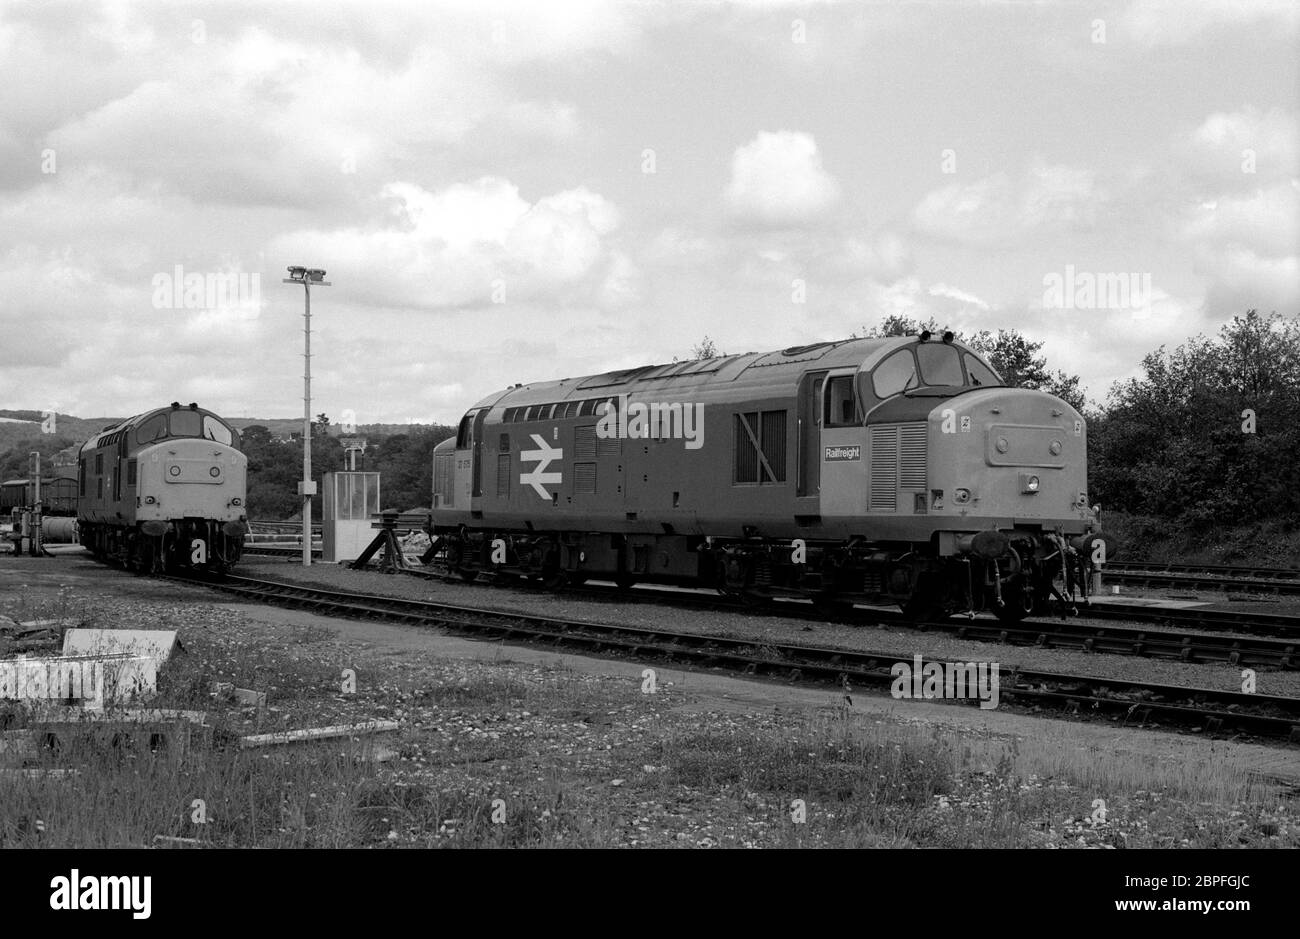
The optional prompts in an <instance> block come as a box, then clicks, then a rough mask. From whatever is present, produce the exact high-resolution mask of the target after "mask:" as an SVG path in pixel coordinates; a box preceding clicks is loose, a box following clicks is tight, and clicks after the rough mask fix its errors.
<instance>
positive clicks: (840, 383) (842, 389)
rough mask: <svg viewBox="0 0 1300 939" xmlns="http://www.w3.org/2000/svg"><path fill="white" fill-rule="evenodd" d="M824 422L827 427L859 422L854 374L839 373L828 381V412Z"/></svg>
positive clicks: (845, 425)
mask: <svg viewBox="0 0 1300 939" xmlns="http://www.w3.org/2000/svg"><path fill="white" fill-rule="evenodd" d="M823 422H824V424H825V426H827V427H847V426H849V425H851V424H856V423H857V403H856V402H855V401H854V396H853V376H852V375H837V376H835V377H834V378H831V379H829V380H828V381H827V382H826V413H825V414H824V415H823Z"/></svg>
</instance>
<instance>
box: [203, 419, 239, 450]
mask: <svg viewBox="0 0 1300 939" xmlns="http://www.w3.org/2000/svg"><path fill="white" fill-rule="evenodd" d="M203 436H204V437H206V438H207V439H208V440H215V441H216V442H217V443H224V444H225V445H226V446H230V445H231V443H232V441H233V440H234V438H233V437H232V436H231V434H230V428H229V427H227V426H226V425H225V424H223V423H221V421H219V420H217V419H216V418H215V417H213V416H212V415H210V414H205V415H203Z"/></svg>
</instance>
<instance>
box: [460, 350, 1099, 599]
mask: <svg viewBox="0 0 1300 939" xmlns="http://www.w3.org/2000/svg"><path fill="white" fill-rule="evenodd" d="M927 340H928V337H925V338H924V339H918V338H916V337H906V338H897V339H883V340H880V339H877V340H851V341H848V342H842V343H822V344H817V345H814V346H807V347H801V348H796V349H788V350H784V351H783V352H774V353H767V354H762V355H743V356H729V357H725V358H722V359H714V360H706V361H704V362H692V363H679V364H675V365H671V366H654V367H648V368H643V369H633V370H629V371H626V372H619V373H610V374H607V375H600V376H592V377H589V378H583V379H571V380H565V381H561V382H550V383H545V384H539V385H532V386H528V387H523V386H515V387H514V388H511V389H507V390H506V391H505V392H502V393H498V394H496V395H493V396H491V397H490V398H488V399H485V400H484V401H482V402H480V403H479V404H478V405H476V406H475V407H474V408H472V409H471V410H470V411H469V412H468V413H467V414H466V415H465V418H464V419H463V420H462V422H461V426H460V430H459V433H458V435H457V438H456V439H455V441H447V442H445V443H444V444H442V445H440V446H439V448H438V449H437V450H436V451H435V456H434V462H435V473H434V476H435V492H434V530H435V533H437V534H440V535H442V536H443V538H444V539H445V540H446V542H447V543H448V548H449V555H450V557H451V559H452V561H453V563H454V564H456V565H457V566H458V567H459V568H460V569H461V570H462V571H463V572H464V573H465V574H466V576H472V575H474V574H475V573H476V572H477V571H479V570H485V569H490V570H493V571H496V572H499V573H506V574H511V573H513V574H526V575H533V576H540V577H543V578H544V579H546V580H548V581H550V582H551V583H555V584H558V583H560V582H562V581H563V580H564V579H566V578H567V579H570V580H573V579H577V580H581V579H583V578H585V577H587V576H594V575H600V576H612V577H614V578H615V579H616V580H618V581H619V582H622V583H630V582H632V581H635V580H642V579H653V580H668V581H673V580H677V581H685V582H701V581H703V582H705V583H711V584H713V585H715V586H717V587H719V588H720V589H722V590H723V591H724V592H727V593H737V594H752V593H759V594H768V595H771V594H786V595H796V596H807V597H812V598H813V599H818V600H827V601H831V602H843V601H846V600H848V601H852V600H862V601H880V600H891V601H894V602H899V603H901V604H903V605H904V606H906V607H909V608H910V609H911V610H912V611H913V612H915V613H917V614H930V613H937V612H942V611H951V610H955V609H982V608H991V609H994V610H995V611H997V612H999V613H1000V614H1002V615H1004V616H1007V617H1009V618H1017V617H1019V616H1023V615H1024V614H1025V613H1026V612H1028V611H1029V610H1030V609H1032V608H1033V607H1034V606H1035V605H1037V604H1041V603H1043V602H1045V601H1046V599H1047V598H1048V597H1049V596H1051V595H1052V594H1053V593H1054V592H1055V593H1057V594H1063V593H1070V594H1073V593H1074V592H1075V591H1076V590H1077V589H1086V585H1085V583H1084V580H1085V570H1084V568H1085V567H1086V565H1087V563H1089V562H1090V560H1091V559H1092V558H1093V554H1092V551H1093V548H1094V547H1095V544H1096V543H1097V542H1098V541H1099V540H1100V536H1099V535H1097V534H1095V532H1094V528H1095V527H1096V526H1095V517H1094V513H1093V511H1092V510H1091V509H1089V508H1088V505H1087V485H1086V436H1085V428H1084V423H1083V419H1082V417H1081V416H1080V415H1079V414H1078V413H1077V412H1075V411H1074V410H1073V409H1072V408H1070V407H1069V405H1067V404H1065V402H1063V401H1060V400H1059V399H1057V398H1054V397H1052V396H1051V395H1047V394H1045V393H1042V392H1038V391H1030V390H1026V389H1014V388H1007V387H1004V386H1003V385H1002V383H1001V380H1000V379H999V378H998V376H997V375H996V373H994V372H993V370H992V369H991V368H989V367H988V364H987V363H986V362H984V361H983V360H982V359H981V358H980V357H979V356H978V355H977V354H976V353H975V352H973V351H972V350H969V349H967V348H965V347H964V346H961V345H960V344H959V343H954V342H952V341H951V338H950V337H945V341H943V342H938V341H935V342H929V341H927Z"/></svg>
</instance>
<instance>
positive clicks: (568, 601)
mask: <svg viewBox="0 0 1300 939" xmlns="http://www.w3.org/2000/svg"><path fill="white" fill-rule="evenodd" d="M239 573H242V574H244V575H246V576H250V577H263V578H267V579H273V580H283V581H290V582H302V583H311V584H319V585H322V586H328V587H334V588H338V589H347V590H357V591H363V592H368V593H374V594H382V595H385V596H393V597H401V598H406V599H413V600H436V601H440V602H445V603H457V604H464V605H467V606H480V607H487V608H492V609H500V610H510V611H516V612H521V613H530V614H537V615H544V616H553V617H557V618H572V619H588V620H594V621H603V622H610V623H617V624H623V625H633V626H646V627H660V628H669V629H675V630H679V631H683V632H697V633H714V634H717V635H723V636H739V637H744V638H753V639H754V640H755V641H768V642H794V643H804V644H807V645H816V646H832V647H836V648H845V649H853V650H870V651H880V652H890V653H893V654H896V655H901V656H904V657H907V658H911V657H912V656H914V655H916V654H918V653H920V654H921V655H923V656H925V657H926V658H935V659H956V660H961V661H996V662H998V663H999V665H1000V666H1001V667H1002V668H1004V669H1007V668H1014V667H1022V668H1027V669H1042V670H1045V671H1062V672H1070V673H1076V674H1080V675H1090V676H1097V677H1102V678H1115V679H1122V680H1128V681H1156V682H1162V683H1166V684H1174V685H1186V686H1190V687H1198V688H1217V689H1224V690H1239V689H1240V687H1241V670H1240V669H1238V668H1232V667H1226V666H1218V665H1194V664H1185V663H1182V662H1173V661H1168V660H1159V659H1139V658H1135V657H1131V656H1120V655H1098V654H1093V653H1085V652H1073V651H1067V650H1053V649H1038V648H1033V647H1014V646H1000V645H997V644H995V643H987V642H974V641H968V640H959V639H956V638H953V637H952V636H951V635H947V634H938V633H922V632H917V631H915V630H910V629H902V628H895V627H887V626H880V627H878V626H866V627H860V626H848V625H841V624H836V623H809V622H806V621H803V620H793V619H786V618H783V617H777V616H750V615H746V614H743V613H729V612H701V611H696V610H689V609H680V608H673V607H671V606H657V605H654V604H649V603H631V604H618V603H615V602H601V601H598V600H589V599H585V598H578V597H574V596H572V595H565V594H563V593H559V594H549V593H545V592H543V591H540V590H537V591H533V590H525V589H521V588H514V587H496V586H491V585H479V584H460V583H452V582H446V581H428V580H424V579H421V578H414V577H405V576H402V575H386V574H380V573H378V572H372V571H352V570H349V569H347V568H346V567H341V566H338V565H327V564H320V565H314V566H312V567H310V568H307V569H304V568H302V567H301V566H297V565H294V564H291V563H287V562H285V561H283V560H279V559H274V560H271V559H266V560H263V559H255V558H251V557H249V558H245V560H244V562H242V563H241V565H240V568H239ZM1130 595H1132V594H1130ZM1264 606H1265V605H1264V604H1260V607H1261V608H1263V607H1264ZM1268 608H1269V609H1273V608H1274V607H1273V606H1272V605H1268ZM1090 622H1092V621H1090ZM1096 622H1101V621H1096ZM1116 625H1117V626H1118V625H1123V624H1120V623H1116ZM1257 691H1258V693H1260V694H1272V695H1284V696H1292V697H1294V696H1300V673H1296V672H1272V671H1261V672H1259V673H1258V676H1257Z"/></svg>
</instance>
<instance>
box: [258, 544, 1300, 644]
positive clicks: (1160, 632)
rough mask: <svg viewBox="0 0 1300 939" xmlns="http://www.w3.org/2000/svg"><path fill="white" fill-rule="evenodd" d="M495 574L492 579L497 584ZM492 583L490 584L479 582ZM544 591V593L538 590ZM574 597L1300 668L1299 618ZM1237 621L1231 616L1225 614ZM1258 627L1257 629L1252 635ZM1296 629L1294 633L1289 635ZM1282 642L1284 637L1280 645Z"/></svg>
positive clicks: (573, 590) (292, 552) (586, 589)
mask: <svg viewBox="0 0 1300 939" xmlns="http://www.w3.org/2000/svg"><path fill="white" fill-rule="evenodd" d="M245 553H249V554H263V555H271V556H284V557H288V558H298V557H301V554H302V549H301V548H299V547H285V548H277V549H275V550H269V549H267V548H266V547H265V546H258V547H257V549H249V548H246V549H245ZM405 573H407V574H408V575H412V576H415V577H420V578H423V579H427V580H435V581H447V582H450V583H456V584H461V583H463V581H462V579H461V578H460V577H459V575H455V574H449V573H445V572H439V571H430V570H423V569H419V568H416V569H412V570H408V571H406V572H405ZM491 576H492V575H488V578H489V580H487V581H486V582H487V583H491V580H490V578H491ZM477 583H479V584H480V585H483V584H484V583H485V581H484V579H483V578H480V580H479V581H477ZM528 585H529V582H527V581H522V582H512V583H510V584H508V585H507V586H511V587H523V588H525V589H526V588H527V587H528ZM537 589H539V590H541V589H542V588H540V587H539V588H537ZM565 592H566V593H567V594H568V595H571V596H575V597H580V598H582V599H584V600H594V601H596V602H610V603H617V604H620V605H626V604H628V603H651V604H659V605H667V604H671V605H673V606H678V607H683V608H689V609H693V610H699V611H703V612H730V613H744V614H747V615H770V616H782V617H785V618H788V619H798V620H805V621H809V622H818V623H826V622H835V623H842V624H844V625H850V626H892V627H905V628H914V629H918V630H921V631H923V632H924V631H929V632H945V633H949V634H951V635H953V636H954V637H956V638H958V639H968V640H974V641H980V642H994V643H998V644H1001V645H1012V646H1034V647H1038V648H1044V649H1063V650H1073V651H1081V652H1094V653H1098V654H1110V655H1131V656H1141V657H1146V658H1159V659H1170V660H1174V661H1180V662H1187V663H1195V664H1221V665H1230V666H1240V667H1243V668H1264V669H1270V668H1276V669H1282V670H1289V669H1297V668H1300V618H1287V617H1275V618H1274V619H1276V620H1279V621H1285V620H1288V619H1290V622H1278V623H1275V624H1269V625H1266V624H1264V623H1255V624H1251V623H1249V622H1246V621H1236V620H1232V621H1231V622H1229V621H1224V622H1223V623H1222V624H1219V623H1216V621H1215V620H1213V619H1198V618H1195V617H1192V616H1187V618H1186V619H1184V618H1183V617H1184V615H1185V614H1188V613H1191V612H1194V611H1184V610H1150V609H1134V608H1133V607H1128V606H1125V605H1122V604H1110V605H1107V606H1105V607H1104V608H1101V607H1095V608H1083V607H1081V608H1080V613H1082V614H1084V615H1085V616H1089V617H1105V618H1107V619H1112V618H1113V619H1131V620H1136V621H1139V622H1144V621H1145V622H1158V623H1161V625H1164V626H1169V627H1175V626H1201V627H1202V628H1209V629H1214V628H1218V629H1220V630H1227V629H1232V630H1239V631H1242V632H1252V631H1255V632H1262V633H1264V634H1265V635H1264V636H1249V635H1247V636H1242V635H1217V634H1214V633H1213V632H1211V633H1205V632H1190V631H1175V630H1173V629H1154V630H1153V629H1141V628H1129V627H1124V626H1113V625H1106V626H1101V625H1097V624H1094V623H1088V622H1085V621H1081V620H1079V619H1069V620H1026V621H1024V622H1021V623H1018V624H1015V625H1010V624H1006V623H1002V622H1000V621H999V620H996V619H991V618H977V619H960V618H952V619H946V620H934V621H929V622H924V623H916V622H913V621H911V620H908V619H906V618H905V617H903V615H902V614H901V613H900V612H899V611H897V610H884V609H878V608H874V607H867V608H864V607H853V608H849V609H842V610H826V609H818V608H816V607H814V606H812V605H811V604H806V603H798V602H776V603H769V604H765V605H761V606H751V605H746V604H744V603H740V602H737V601H734V600H729V599H727V598H724V597H721V596H709V595H707V594H704V593H695V592H687V591H682V590H664V589H656V588H653V587H642V588H636V589H634V590H631V591H627V590H620V589H619V588H617V587H615V586H614V585H612V584H610V585H608V586H606V585H602V584H583V585H581V586H574V587H568V588H566V590H565ZM1224 615H1225V616H1231V614H1224ZM1252 625H1253V626H1255V627H1256V628H1255V629H1254V630H1251V629H1248V628H1247V627H1249V626H1252ZM1287 627H1289V629H1288V628H1287ZM1274 637H1277V638H1274Z"/></svg>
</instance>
